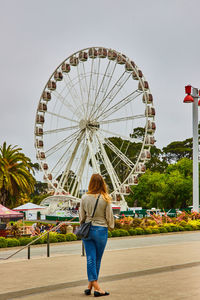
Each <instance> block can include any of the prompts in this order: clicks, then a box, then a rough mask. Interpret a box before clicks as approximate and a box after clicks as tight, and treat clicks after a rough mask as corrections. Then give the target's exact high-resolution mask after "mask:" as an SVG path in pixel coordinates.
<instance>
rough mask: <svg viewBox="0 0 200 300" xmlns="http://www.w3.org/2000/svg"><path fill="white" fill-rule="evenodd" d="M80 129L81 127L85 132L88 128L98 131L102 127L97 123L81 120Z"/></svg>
mask: <svg viewBox="0 0 200 300" xmlns="http://www.w3.org/2000/svg"><path fill="white" fill-rule="evenodd" d="M79 127H80V129H81V130H84V129H86V128H88V129H98V128H99V127H100V125H99V123H98V122H97V121H90V120H81V121H80V122H79Z"/></svg>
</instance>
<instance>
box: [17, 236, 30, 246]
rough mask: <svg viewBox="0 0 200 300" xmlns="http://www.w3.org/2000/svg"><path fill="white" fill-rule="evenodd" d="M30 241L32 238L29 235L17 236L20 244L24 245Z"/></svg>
mask: <svg viewBox="0 0 200 300" xmlns="http://www.w3.org/2000/svg"><path fill="white" fill-rule="evenodd" d="M31 241H32V238H29V237H20V238H19V243H20V246H25V245H27V244H29V243H30V242H31Z"/></svg>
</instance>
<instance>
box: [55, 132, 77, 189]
mask: <svg viewBox="0 0 200 300" xmlns="http://www.w3.org/2000/svg"><path fill="white" fill-rule="evenodd" d="M82 137H83V132H82V133H81V135H80V136H79V138H78V139H77V142H76V144H75V147H74V150H73V152H72V155H71V157H70V159H69V161H68V163H67V166H66V168H65V171H64V172H63V174H62V176H61V179H60V181H59V184H58V187H57V190H58V191H59V189H60V188H62V189H64V186H65V183H66V181H67V178H68V175H69V173H70V169H71V166H72V163H73V161H74V159H75V156H76V153H77V151H78V148H79V145H80V143H81V141H82Z"/></svg>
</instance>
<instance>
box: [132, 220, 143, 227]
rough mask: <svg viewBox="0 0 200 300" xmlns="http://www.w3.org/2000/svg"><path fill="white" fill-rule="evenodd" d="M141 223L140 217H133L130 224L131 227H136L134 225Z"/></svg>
mask: <svg viewBox="0 0 200 300" xmlns="http://www.w3.org/2000/svg"><path fill="white" fill-rule="evenodd" d="M141 223H142V220H141V219H138V218H135V219H133V222H132V224H131V226H132V227H133V228H136V227H138V226H140V224H141Z"/></svg>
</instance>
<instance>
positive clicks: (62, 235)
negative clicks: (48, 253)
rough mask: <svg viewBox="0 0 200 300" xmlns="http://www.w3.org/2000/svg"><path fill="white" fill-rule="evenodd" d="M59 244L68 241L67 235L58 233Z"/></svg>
mask: <svg viewBox="0 0 200 300" xmlns="http://www.w3.org/2000/svg"><path fill="white" fill-rule="evenodd" d="M56 238H57V240H58V242H59V243H60V242H65V241H66V235H65V234H61V233H57V236H56Z"/></svg>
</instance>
